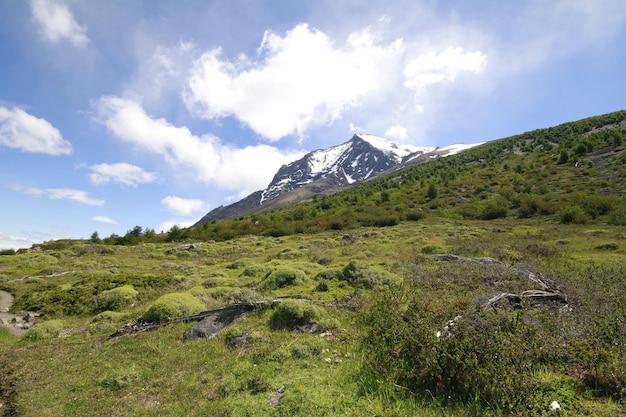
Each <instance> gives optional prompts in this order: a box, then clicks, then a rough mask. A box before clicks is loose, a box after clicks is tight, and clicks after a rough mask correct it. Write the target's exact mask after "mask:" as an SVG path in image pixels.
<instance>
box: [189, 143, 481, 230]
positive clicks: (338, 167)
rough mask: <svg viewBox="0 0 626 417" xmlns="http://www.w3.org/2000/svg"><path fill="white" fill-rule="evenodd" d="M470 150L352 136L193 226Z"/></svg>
mask: <svg viewBox="0 0 626 417" xmlns="http://www.w3.org/2000/svg"><path fill="white" fill-rule="evenodd" d="M472 146H475V145H452V146H449V147H445V148H437V147H417V146H411V145H396V144H394V143H392V142H390V141H388V140H387V139H384V138H381V137H377V136H374V135H368V134H363V133H359V134H355V135H354V136H352V138H351V139H350V140H348V141H347V142H345V143H342V144H340V145H337V146H333V147H330V148H328V149H318V150H315V151H312V152H310V153H308V154H306V155H305V156H304V157H302V158H301V159H299V160H297V161H294V162H292V163H290V164H287V165H283V166H282V167H281V168H280V169H279V170H278V172H277V173H276V175H275V176H274V178H273V179H272V181H271V182H270V184H269V185H268V187H267V188H265V189H264V190H260V191H256V192H254V193H252V194H250V195H249V196H248V197H246V198H244V199H242V200H240V201H238V202H237V203H234V204H231V205H229V206H226V207H224V206H220V207H218V208H216V209H214V210H212V211H210V212H209V213H207V214H206V215H205V216H204V217H202V219H200V221H198V222H197V223H196V224H195V225H194V226H198V225H201V224H204V223H208V222H211V221H213V220H227V219H233V218H237V217H240V216H243V215H251V214H254V213H258V212H263V211H267V210H271V209H274V208H277V207H282V206H285V205H289V204H294V203H298V202H301V201H304V200H307V199H311V198H313V196H316V195H322V196H323V195H328V194H332V193H334V192H336V191H339V190H340V189H343V188H346V187H350V186H352V185H355V184H358V183H361V182H363V181H366V180H368V179H370V178H372V177H375V176H377V175H379V174H381V173H383V172H387V171H390V170H392V169H399V168H402V167H406V166H410V165H415V164H418V163H421V162H424V161H427V160H429V159H432V158H436V157H440V156H446V155H452V154H455V153H457V152H459V151H461V150H464V149H467V148H469V147H472Z"/></svg>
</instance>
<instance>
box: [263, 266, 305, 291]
mask: <svg viewBox="0 0 626 417" xmlns="http://www.w3.org/2000/svg"><path fill="white" fill-rule="evenodd" d="M305 279H306V274H305V273H304V272H303V271H301V270H299V269H295V268H290V267H284V266H283V267H278V268H276V269H275V270H274V271H272V272H270V273H269V274H268V275H267V277H265V279H264V280H263V281H261V284H260V285H259V289H260V290H261V291H272V290H278V289H280V288H284V287H289V286H295V285H301V284H302V283H303V282H304V280H305Z"/></svg>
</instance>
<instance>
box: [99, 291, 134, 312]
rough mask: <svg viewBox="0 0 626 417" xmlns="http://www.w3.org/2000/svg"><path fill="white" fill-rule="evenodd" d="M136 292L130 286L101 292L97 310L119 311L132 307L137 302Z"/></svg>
mask: <svg viewBox="0 0 626 417" xmlns="http://www.w3.org/2000/svg"><path fill="white" fill-rule="evenodd" d="M137 295H139V291H137V290H136V289H135V288H134V287H133V286H132V285H122V286H121V287H117V288H113V289H110V290H106V291H103V292H101V293H100V294H99V295H98V298H97V300H98V308H99V310H121V309H123V308H126V307H130V306H132V305H133V304H134V303H135V302H136V301H137Z"/></svg>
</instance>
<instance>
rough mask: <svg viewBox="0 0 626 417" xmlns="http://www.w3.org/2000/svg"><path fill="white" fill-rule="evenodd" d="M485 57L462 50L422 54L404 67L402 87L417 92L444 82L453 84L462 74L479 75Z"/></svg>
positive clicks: (478, 53) (481, 54) (484, 63)
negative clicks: (404, 78)
mask: <svg viewBox="0 0 626 417" xmlns="http://www.w3.org/2000/svg"><path fill="white" fill-rule="evenodd" d="M486 63H487V56H486V55H485V54H483V53H482V52H481V51H475V52H464V51H463V49H462V48H459V47H456V48H452V47H450V48H447V49H445V50H444V51H443V52H440V53H436V52H434V51H431V52H428V53H426V54H422V55H420V56H418V57H417V58H415V59H413V60H411V61H410V62H409V63H408V64H407V65H406V66H405V67H404V76H405V77H406V80H405V82H404V86H405V87H407V88H410V89H413V90H416V91H417V92H421V91H423V90H424V89H426V88H427V87H429V86H431V85H433V84H438V83H442V82H445V81H448V82H454V81H455V80H456V77H457V76H458V75H459V74H461V73H463V72H472V73H480V72H482V71H483V69H484V68H485V65H486Z"/></svg>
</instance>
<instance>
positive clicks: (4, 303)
mask: <svg viewBox="0 0 626 417" xmlns="http://www.w3.org/2000/svg"><path fill="white" fill-rule="evenodd" d="M13 301H14V297H13V295H12V294H11V293H8V292H6V291H0V326H2V327H4V328H5V329H9V332H11V333H13V334H15V335H18V336H19V335H22V334H24V332H25V331H26V330H24V329H22V328H21V327H18V326H16V324H15V323H12V321H13V319H16V320H19V321H21V317H20V316H17V315H15V314H11V313H9V310H10V309H11V306H13Z"/></svg>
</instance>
